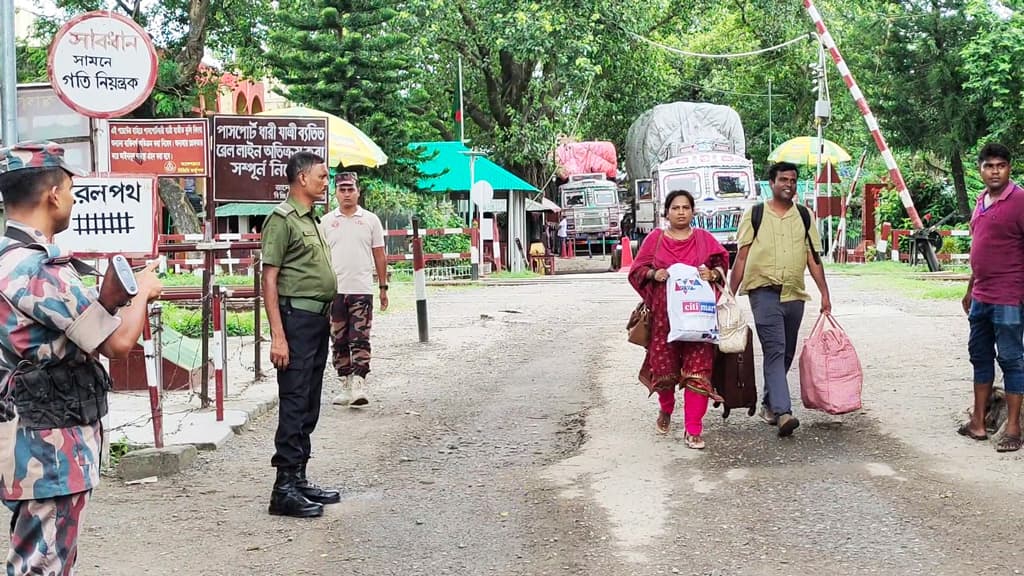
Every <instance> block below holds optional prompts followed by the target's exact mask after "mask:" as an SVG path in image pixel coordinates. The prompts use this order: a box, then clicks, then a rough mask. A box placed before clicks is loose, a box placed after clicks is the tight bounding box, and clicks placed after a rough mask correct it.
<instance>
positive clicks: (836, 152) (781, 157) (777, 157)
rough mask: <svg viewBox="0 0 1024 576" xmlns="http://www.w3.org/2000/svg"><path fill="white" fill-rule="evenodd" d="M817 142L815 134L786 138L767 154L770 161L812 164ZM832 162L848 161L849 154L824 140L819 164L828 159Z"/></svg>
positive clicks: (814, 158)
mask: <svg viewBox="0 0 1024 576" xmlns="http://www.w3.org/2000/svg"><path fill="white" fill-rule="evenodd" d="M818 150H819V143H818V137H817V136H799V137H797V138H792V139H790V140H786V141H785V142H783V143H782V144H779V145H778V147H777V148H775V150H773V151H772V153H771V154H769V155H768V160H769V161H770V162H792V163H793V164H799V165H801V166H814V165H815V164H817V163H818V162H816V160H817V157H818ZM830 160H831V161H832V164H833V165H835V164H839V163H840V162H849V161H850V160H851V158H850V155H849V154H848V153H847V152H846V150H843V148H842V147H841V146H840V145H839V144H836V143H835V142H833V141H831V140H828V139H826V140H825V153H824V154H823V155H822V157H821V164H825V163H826V162H828V161H830Z"/></svg>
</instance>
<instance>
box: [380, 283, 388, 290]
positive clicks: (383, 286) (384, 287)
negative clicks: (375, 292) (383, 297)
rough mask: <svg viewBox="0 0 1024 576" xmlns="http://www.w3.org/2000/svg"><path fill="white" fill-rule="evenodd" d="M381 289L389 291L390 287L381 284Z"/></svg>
mask: <svg viewBox="0 0 1024 576" xmlns="http://www.w3.org/2000/svg"><path fill="white" fill-rule="evenodd" d="M380 289H381V290H387V289H388V285H387V284H381V285H380Z"/></svg>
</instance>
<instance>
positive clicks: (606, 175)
mask: <svg viewBox="0 0 1024 576" xmlns="http://www.w3.org/2000/svg"><path fill="white" fill-rule="evenodd" d="M555 155H556V159H557V163H558V164H557V165H558V169H557V172H556V175H557V176H558V177H559V180H560V181H561V182H562V183H561V184H560V185H559V186H558V204H559V206H560V207H561V208H562V216H564V217H565V218H566V220H567V221H566V228H567V240H568V241H569V242H571V243H572V244H573V246H574V247H575V246H581V247H583V248H585V249H586V251H587V252H588V253H590V252H591V250H592V246H593V244H594V243H599V244H600V245H601V246H602V247H601V251H602V252H606V251H609V245H611V244H616V243H618V242H619V238H620V236H621V234H622V231H621V228H620V225H621V221H622V215H623V212H624V208H623V206H622V203H621V198H620V196H619V190H618V185H617V184H616V177H617V175H618V168H617V162H618V154H617V152H616V150H615V145H614V144H612V143H611V142H572V141H567V140H566V141H563V142H562V143H560V144H559V145H558V147H557V148H556V150H555Z"/></svg>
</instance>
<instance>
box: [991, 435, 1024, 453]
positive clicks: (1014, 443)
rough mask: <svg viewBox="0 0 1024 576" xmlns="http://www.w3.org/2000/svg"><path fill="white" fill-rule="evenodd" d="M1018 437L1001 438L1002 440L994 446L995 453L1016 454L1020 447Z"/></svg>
mask: <svg viewBox="0 0 1024 576" xmlns="http://www.w3.org/2000/svg"><path fill="white" fill-rule="evenodd" d="M1021 444H1022V442H1021V438H1020V436H1003V439H1002V440H1000V441H999V444H996V452H1016V451H1017V450H1020V447H1021Z"/></svg>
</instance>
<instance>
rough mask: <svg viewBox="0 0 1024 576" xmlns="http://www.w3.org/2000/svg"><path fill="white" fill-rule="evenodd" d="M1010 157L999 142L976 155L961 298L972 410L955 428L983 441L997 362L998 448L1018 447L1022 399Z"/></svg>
mask: <svg viewBox="0 0 1024 576" xmlns="http://www.w3.org/2000/svg"><path fill="white" fill-rule="evenodd" d="M1010 161H1011V158H1010V151H1009V150H1008V149H1007V148H1006V147H1005V146H1003V145H1002V144H995V143H993V144H987V145H986V146H985V147H984V148H982V149H981V152H980V153H979V154H978V164H979V167H980V169H981V178H982V180H983V181H984V182H985V192H984V193H982V195H981V196H979V197H978V204H977V206H976V207H975V209H974V215H973V216H972V217H971V281H970V283H969V284H968V285H967V294H965V295H964V299H963V307H964V312H966V313H967V316H968V318H969V320H970V323H971V335H970V339H969V340H968V344H967V350H968V352H969V354H970V357H971V364H972V365H973V366H974V412H973V414H972V415H971V420H970V421H969V422H967V423H965V424H963V425H962V426H960V429H959V430H958V432H959V433H960V434H961V435H963V436H967V437H969V438H972V439H974V440H987V439H988V433H987V431H986V429H985V409H986V404H987V403H988V398H989V395H990V394H991V393H992V382H993V381H994V380H995V376H996V372H995V361H996V360H998V361H999V367H1000V368H1001V369H1002V371H1003V385H1004V387H1005V388H1006V405H1007V408H1008V413H1007V421H1006V428H1005V430H1004V432H1005V434H1004V436H1003V438H1002V440H1000V442H999V444H997V445H996V450H998V451H999V452H1014V451H1016V450H1020V447H1021V430H1020V409H1021V400H1022V399H1024V324H1022V323H1021V304H1022V302H1024V188H1022V187H1020V186H1018V185H1017V184H1016V183H1014V182H1011V181H1010Z"/></svg>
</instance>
